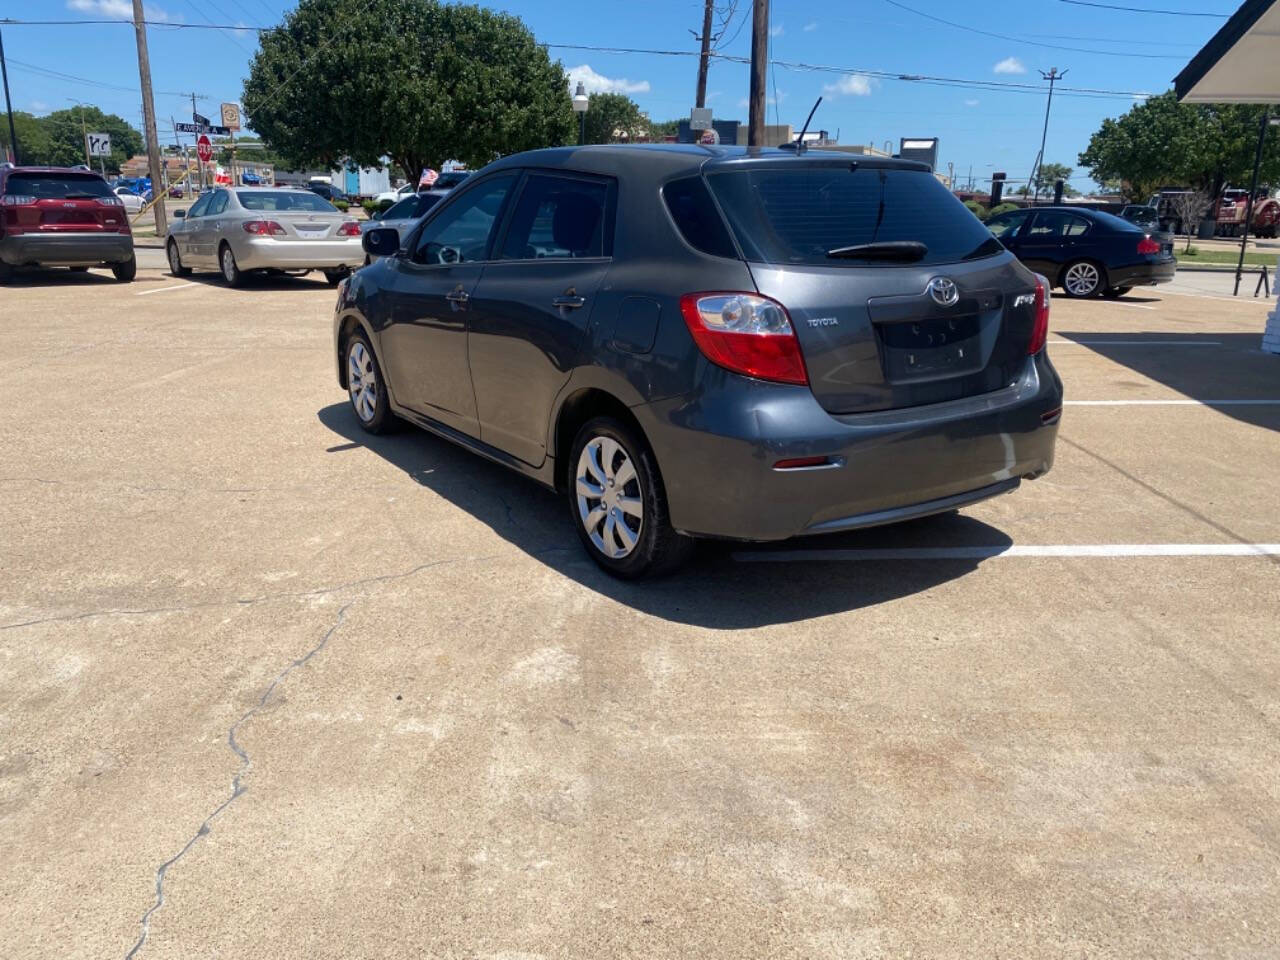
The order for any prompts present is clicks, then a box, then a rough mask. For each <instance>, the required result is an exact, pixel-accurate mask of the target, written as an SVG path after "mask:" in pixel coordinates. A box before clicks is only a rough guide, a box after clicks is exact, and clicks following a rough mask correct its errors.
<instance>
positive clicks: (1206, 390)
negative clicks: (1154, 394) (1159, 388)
mask: <svg viewBox="0 0 1280 960" xmlns="http://www.w3.org/2000/svg"><path fill="white" fill-rule="evenodd" d="M1054 336H1055V337H1061V338H1062V339H1064V340H1079V341H1083V343H1082V344H1081V345H1082V346H1083V347H1085V349H1088V350H1092V351H1093V352H1094V353H1097V354H1100V355H1101V356H1104V357H1106V358H1107V359H1108V360H1112V361H1114V362H1115V363H1118V364H1120V365H1121V366H1125V367H1128V368H1129V369H1130V370H1133V371H1134V372H1135V373H1138V374H1140V375H1142V376H1143V377H1146V378H1148V379H1150V380H1154V381H1155V382H1156V383H1160V384H1163V385H1164V386H1166V387H1168V388H1169V389H1170V390H1175V391H1177V392H1178V393H1180V394H1183V395H1184V396H1186V397H1187V398H1189V399H1191V400H1199V401H1200V402H1202V403H1208V404H1212V403H1214V402H1215V401H1219V400H1270V401H1275V400H1280V375H1278V374H1277V370H1278V369H1280V367H1278V365H1277V362H1276V357H1274V356H1272V355H1271V354H1268V353H1263V352H1262V331H1261V330H1259V331H1258V332H1257V333H1184V332H1182V331H1181V330H1176V331H1169V332H1164V331H1155V330H1147V331H1144V332H1142V333H1140V334H1134V333H1115V334H1106V333H1097V332H1094V331H1089V332H1085V331H1069V330H1068V331H1062V330H1055V331H1054ZM1146 339H1150V340H1152V341H1155V342H1153V343H1152V345H1151V346H1150V347H1145V346H1140V345H1137V344H1135V343H1134V341H1137V340H1146ZM1108 340H1115V341H1118V342H1117V343H1116V345H1115V346H1108V344H1107V341H1108ZM1159 341H1177V343H1175V344H1161V343H1160V342H1159ZM1191 344H1196V345H1195V346H1192V345H1191ZM1050 350H1051V352H1052V348H1050ZM1070 399H1087V398H1085V397H1080V398H1077V397H1070ZM1215 409H1217V410H1219V411H1220V412H1222V413H1224V414H1226V415H1227V416H1229V417H1232V418H1234V419H1236V420H1240V421H1243V422H1244V423H1249V424H1253V425H1254V426H1256V427H1263V428H1264V429H1267V430H1280V404H1275V403H1272V404H1248V403H1245V404H1230V405H1224V406H1220V407H1216V408H1215Z"/></svg>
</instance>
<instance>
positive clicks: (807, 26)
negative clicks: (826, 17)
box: [804, 23, 818, 33]
mask: <svg viewBox="0 0 1280 960" xmlns="http://www.w3.org/2000/svg"><path fill="white" fill-rule="evenodd" d="M817 29H818V24H817V23H806V24H805V25H804V32H805V33H813V31H815V30H817Z"/></svg>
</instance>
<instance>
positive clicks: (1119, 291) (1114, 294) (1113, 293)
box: [1102, 287, 1133, 300]
mask: <svg viewBox="0 0 1280 960" xmlns="http://www.w3.org/2000/svg"><path fill="white" fill-rule="evenodd" d="M1132 289H1133V287H1107V289H1105V290H1103V291H1102V295H1103V296H1104V297H1106V298H1107V299H1108V300H1115V299H1118V298H1119V297H1123V296H1124V295H1125V294H1126V293H1128V292H1129V291H1130V290H1132Z"/></svg>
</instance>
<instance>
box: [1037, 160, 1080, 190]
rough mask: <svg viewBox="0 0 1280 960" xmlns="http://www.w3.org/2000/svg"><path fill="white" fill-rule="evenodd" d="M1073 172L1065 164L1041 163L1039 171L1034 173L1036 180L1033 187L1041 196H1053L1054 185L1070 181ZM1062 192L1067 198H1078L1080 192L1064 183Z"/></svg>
mask: <svg viewBox="0 0 1280 960" xmlns="http://www.w3.org/2000/svg"><path fill="white" fill-rule="evenodd" d="M1073 173H1075V170H1074V169H1072V168H1071V167H1068V166H1067V165H1066V164H1065V163H1042V164H1040V169H1039V170H1038V171H1037V172H1036V179H1035V183H1034V184H1033V187H1034V188H1036V189H1039V191H1040V193H1041V195H1044V194H1046V193H1047V194H1049V195H1050V196H1053V188H1054V185H1055V184H1056V183H1057V182H1058V181H1059V180H1062V181H1070V180H1071V174H1073ZM1062 192H1063V194H1064V195H1065V196H1068V197H1078V196H1079V195H1080V191H1079V190H1077V189H1076V188H1075V187H1073V186H1071V184H1070V183H1069V182H1064V183H1063V187H1062Z"/></svg>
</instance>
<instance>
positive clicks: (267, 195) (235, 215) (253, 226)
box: [165, 187, 365, 286]
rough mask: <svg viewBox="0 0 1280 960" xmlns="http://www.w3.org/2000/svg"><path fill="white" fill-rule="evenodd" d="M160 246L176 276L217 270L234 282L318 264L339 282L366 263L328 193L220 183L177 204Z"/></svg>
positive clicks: (354, 231) (349, 223)
mask: <svg viewBox="0 0 1280 960" xmlns="http://www.w3.org/2000/svg"><path fill="white" fill-rule="evenodd" d="M165 251H166V253H167V255H168V258H169V269H170V271H171V272H172V273H173V275H174V276H175V277H182V276H186V275H187V274H189V273H191V271H192V270H217V271H219V272H221V274H222V277H223V279H224V280H226V281H227V283H229V284H231V285H232V286H236V285H238V284H240V283H241V282H242V281H243V280H244V278H245V275H246V274H247V273H250V272H252V271H258V270H268V271H284V272H289V273H294V272H298V273H306V272H307V271H309V270H322V271H324V276H325V279H326V280H328V281H329V282H330V283H331V284H337V283H338V282H340V281H341V280H342V278H343V277H345V276H346V275H347V274H348V273H350V272H351V271H352V270H353V269H355V268H356V267H359V266H361V265H363V264H364V262H365V260H364V250H363V248H362V247H361V245H360V226H359V224H358V223H357V222H356V221H355V220H353V219H352V218H350V217H348V216H347V215H346V214H344V213H341V212H340V211H339V210H338V209H337V208H336V207H335V206H334V205H333V204H331V203H330V202H329V201H328V200H325V199H324V198H323V197H318V196H316V195H315V194H314V193H311V192H310V191H309V190H289V189H264V188H261V187H222V188H219V189H217V190H214V191H212V192H211V193H206V194H204V195H202V196H201V197H200V199H198V200H197V201H196V202H195V203H193V204H192V205H191V209H189V210H187V211H186V215H185V216H183V214H182V211H177V212H176V217H175V219H174V221H173V223H172V224H170V226H169V236H168V239H167V240H166V241H165Z"/></svg>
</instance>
